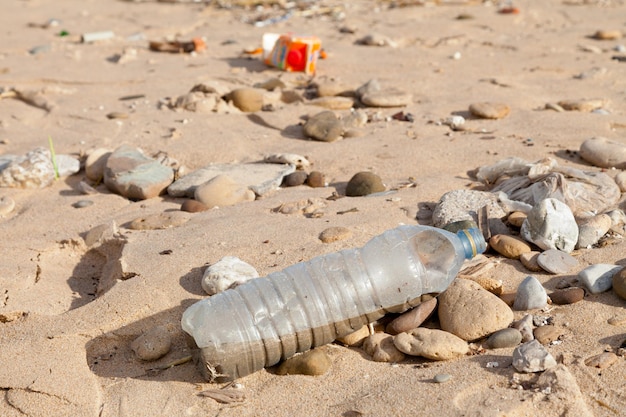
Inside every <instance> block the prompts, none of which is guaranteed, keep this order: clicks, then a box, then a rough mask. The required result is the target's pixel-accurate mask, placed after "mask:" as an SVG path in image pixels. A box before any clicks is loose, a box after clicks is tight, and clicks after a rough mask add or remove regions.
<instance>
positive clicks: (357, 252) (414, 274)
mask: <svg viewBox="0 0 626 417" xmlns="http://www.w3.org/2000/svg"><path fill="white" fill-rule="evenodd" d="M463 259H464V255H463V246H462V244H461V243H460V241H459V238H458V237H457V236H456V235H454V234H452V233H449V232H446V231H444V230H441V229H434V228H431V227H426V226H401V227H399V228H396V229H392V230H389V231H387V232H385V233H383V234H382V235H379V236H377V237H375V238H373V239H372V240H370V241H369V242H368V243H367V244H366V245H365V246H364V247H363V248H359V249H349V250H343V251H340V252H335V253H330V254H327V255H323V256H319V257H316V258H313V259H311V260H309V261H306V262H301V263H298V264H295V265H292V266H289V267H287V268H285V269H283V270H282V271H278V272H274V273H272V274H269V275H268V276H266V277H263V278H256V279H253V280H250V281H248V282H247V283H245V284H243V285H240V286H238V287H236V288H234V289H231V290H227V291H224V292H222V293H219V294H216V295H214V296H212V297H209V298H207V299H205V300H202V301H199V302H198V303H196V304H194V305H192V306H191V307H189V308H188V309H187V311H185V313H184V314H183V320H182V326H183V329H184V330H185V331H186V332H187V333H189V334H190V335H192V336H193V337H194V340H195V343H196V345H197V346H198V347H199V348H200V349H201V353H202V361H203V365H206V369H203V370H204V371H205V372H204V373H205V376H206V377H207V379H209V380H217V381H226V380H233V379H236V378H239V377H241V376H244V375H248V374H250V373H252V372H255V371H258V370H260V369H262V368H264V367H266V366H272V365H274V364H276V363H278V362H279V361H281V360H284V359H287V358H289V357H291V356H293V355H294V354H296V353H298V352H305V351H307V350H309V349H311V348H314V347H317V346H321V345H324V344H327V343H330V342H332V341H334V340H335V339H336V338H338V337H342V336H345V335H347V334H349V333H351V332H353V331H355V330H357V329H359V328H361V327H362V326H363V325H365V324H367V323H371V322H373V321H376V320H378V319H379V318H381V317H382V316H384V315H385V314H386V313H387V312H402V311H405V310H407V309H409V308H411V307H413V306H414V305H416V304H418V303H419V300H420V297H421V295H422V294H425V293H433V292H436V293H438V292H441V291H443V290H445V288H447V286H448V285H449V284H450V282H451V281H452V280H453V279H454V277H455V276H456V273H457V272H458V270H459V269H460V267H461V264H462V262H463Z"/></svg>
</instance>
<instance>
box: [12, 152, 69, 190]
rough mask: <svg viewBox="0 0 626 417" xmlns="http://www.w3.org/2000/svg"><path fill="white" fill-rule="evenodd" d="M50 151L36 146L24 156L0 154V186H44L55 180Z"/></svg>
mask: <svg viewBox="0 0 626 417" xmlns="http://www.w3.org/2000/svg"><path fill="white" fill-rule="evenodd" d="M55 175H56V174H55V171H54V166H53V164H52V157H51V155H50V151H49V150H47V149H45V148H35V149H33V150H32V151H30V152H28V153H26V155H22V156H13V155H2V156H0V187H7V188H44V187H47V186H49V185H50V184H52V183H53V182H54V179H55Z"/></svg>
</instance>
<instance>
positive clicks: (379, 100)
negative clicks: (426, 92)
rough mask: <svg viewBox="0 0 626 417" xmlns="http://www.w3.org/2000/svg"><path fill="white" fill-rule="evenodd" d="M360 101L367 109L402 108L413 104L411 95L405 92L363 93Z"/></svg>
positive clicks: (389, 90) (385, 90)
mask: <svg viewBox="0 0 626 417" xmlns="http://www.w3.org/2000/svg"><path fill="white" fill-rule="evenodd" d="M360 99H361V102H362V103H363V104H365V105H366V106H368V107H404V106H408V105H409V104H411V103H412V102H413V95H412V94H411V93H408V92H405V91H399V90H395V89H384V90H380V91H368V92H365V93H364V94H363V95H361V97H360Z"/></svg>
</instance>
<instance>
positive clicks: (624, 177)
mask: <svg viewBox="0 0 626 417" xmlns="http://www.w3.org/2000/svg"><path fill="white" fill-rule="evenodd" d="M615 184H617V186H618V187H619V190H620V191H621V192H622V193H624V192H626V171H620V172H618V173H617V175H616V176H615Z"/></svg>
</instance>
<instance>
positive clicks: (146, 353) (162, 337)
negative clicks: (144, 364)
mask: <svg viewBox="0 0 626 417" xmlns="http://www.w3.org/2000/svg"><path fill="white" fill-rule="evenodd" d="M130 347H131V349H132V350H133V352H135V354H136V355H137V357H138V358H139V359H141V360H144V361H154V360H157V359H159V358H161V357H163V356H165V355H166V354H167V353H168V352H169V351H170V349H171V347H172V337H171V336H170V333H169V331H168V330H167V328H166V327H165V326H156V327H153V328H152V329H150V330H149V331H147V332H146V333H144V334H142V335H141V336H139V337H138V338H136V339H135V340H133V342H132V343H131V345H130Z"/></svg>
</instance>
